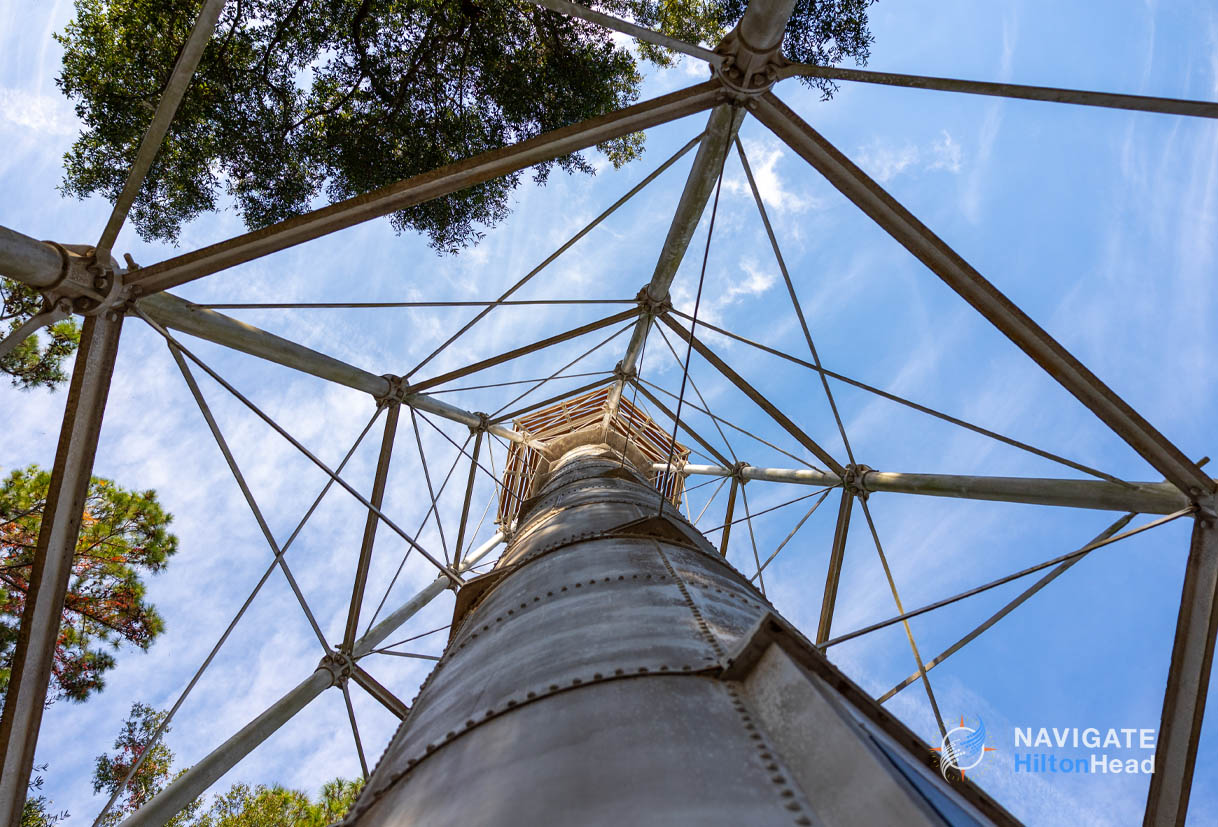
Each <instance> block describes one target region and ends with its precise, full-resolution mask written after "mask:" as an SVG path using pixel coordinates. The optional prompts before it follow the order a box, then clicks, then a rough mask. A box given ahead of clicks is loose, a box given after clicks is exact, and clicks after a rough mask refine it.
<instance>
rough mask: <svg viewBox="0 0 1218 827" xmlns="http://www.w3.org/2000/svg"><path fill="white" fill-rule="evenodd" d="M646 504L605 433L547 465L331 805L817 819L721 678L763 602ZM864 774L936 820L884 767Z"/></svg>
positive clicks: (371, 819) (386, 821)
mask: <svg viewBox="0 0 1218 827" xmlns="http://www.w3.org/2000/svg"><path fill="white" fill-rule="evenodd" d="M660 503H661V498H660V497H659V495H658V494H657V492H656V491H655V490H654V489H652V488H650V486H649V485H648V482H647V480H646V478H645V477H644V476H643V475H642V474H639V473H638V472H636V471H634V470H633V469H632V468H631V467H630V466H629V464H624V463H623V462H622V460H621V459H620V457H615V456H613V453H612V452H611V451H610V449H608V447H607V446H600V447H599V448H598V447H596V446H581V447H579V448H576V449H573V450H572V451H570V452H568V453H567V454H565V455H564V456H563V457H562V458H560V459H559V460H558V461H557V462H555V463H554V468H553V470H552V472H551V473H550V474H549V475H548V476H547V477H546V478H545V479H544V481H543V482H542V483H541V485H540V487H539V493H538V496H536V497H534V498H533V499H531V500H530V501H527V502H526V503H525V505H524V507H523V508H522V510H521V514H520V527H519V529H518V531H517V533H516V535H515V537H514V538H513V541H512V543H511V545H510V546H509V548H508V549H507V550H506V551H505V552H504V554H503V556H502V557H501V558H500V560H499V563H498V564H497V567H496V569H495V570H494V571H493V572H492V573H490V574H488V575H484V576H483V577H482V578H479V579H477V580H474V581H470V582H469V583H468V584H467V585H466V586H465V587H463V591H462V594H461V595H459V597H458V606H457V610H456V614H455V617H454V622H453V632H452V635H451V638H450V641H449V646H448V649H447V650H446V652H445V654H444V657H443V658H442V659H441V660H440V662H439V663H438V664H437V665H436V668H435V671H434V672H432V674H431V675H430V676H429V678H428V679H427V680H426V681H425V682H424V684H423V686H422V688H421V689H420V691H419V694H418V697H417V698H415V700H414V701H413V703H412V704H411V709H410V714H409V715H408V716H407V718H406V720H405V721H404V722H403V725H402V727H401V728H400V729H399V731H398V733H397V734H396V735H395V737H394V739H393V740H392V742H391V743H390V745H389V747H388V748H387V749H386V751H385V754H384V756H383V757H382V758H381V760H380V763H379V765H378V767H377V769H376V770H375V772H374V773H373V775H372V777H371V779H370V781H369V783H368V785H367V787H366V788H365V791H364V793H363V794H362V795H361V797H360V799H359V801H358V802H357V804H356V806H355V808H354V809H353V811H352V814H351V815H350V816H349V818H348V823H350V824H358V825H360V826H361V827H366V826H371V825H405V824H419V823H426V824H429V825H430V824H436V825H448V824H451V825H462V827H467V825H482V824H486V825H491V824H493V825H536V824H606V825H608V824H614V825H618V824H685V823H699V824H722V825H727V824H731V825H739V824H750V825H769V824H775V825H777V824H784V825H786V824H813V823H821V820H820V819H819V811H818V809H817V806H818V803H817V801H816V800H812V799H810V798H809V797H808V796H807V795H806V794H805V791H804V789H803V788H801V787H800V786H799V785H798V784H797V783H796V782H794V781H792V780H790V779H792V778H794V776H793V775H792V773H791V772H790V771H789V768H788V766H787V764H786V759H785V758H783V757H782V756H781V755H780V754H779V750H777V749H776V748H775V747H774V746H773V744H774V736H773V733H771V732H767V731H766V728H765V727H764V726H762V725H761V724H760V722H759V721H758V720H757V719H755V716H754V714H753V712H752V711H751V709H750V702H749V701H748V699H747V698H746V697H745V695H746V694H747V693H745V692H744V689H743V688H742V687H743V685H742V684H741V683H740V682H739V680H738V678H737V679H733V680H724V679H723V678H722V673H723V670H724V668H725V667H726V666H727V665H728V664H729V656H730V653H732V652H736V651H738V650H740V649H741V647H742V646H743V645H744V644H745V643H747V641H748V640H749V639H750V636H751V635H752V634H753V633H754V629H755V628H756V627H757V626H758V624H759V623H760V622H761V620H762V619H763V618H766V617H770V616H773V614H774V610H773V608H772V607H771V606H770V605H769V603H768V602H767V601H766V600H765V598H764V597H763V596H762V595H761V594H760V593H759V592H758V591H757V590H756V589H755V588H754V587H753V586H752V585H751V584H750V583H749V582H748V581H747V579H746V578H745V577H744V576H743V575H741V574H740V573H739V572H737V571H735V570H734V569H733V568H732V567H731V566H730V565H728V564H727V562H726V561H724V560H723V559H722V558H721V557H719V555H718V553H717V551H716V549H715V548H714V547H713V546H712V545H711V544H710V543H709V542H707V541H706V540H705V538H702V537H701V535H699V534H698V533H697V531H696V530H695V529H693V527H692V526H689V524H688V523H687V522H686V521H685V520H684V519H683V518H682V517H681V516H680V514H679V513H678V512H677V511H676V509H674V508H673V507H672V506H671V505H669V504H667V503H664V508H663V511H661V508H660ZM466 590H469V591H468V593H467V592H466ZM807 648H808V650H809V651H810V654H808V655H807V656H808V657H813V658H820V659H821V660H823V657H822V656H821V655H819V653H816V652H814V651H811V647H810V646H808V647H807ZM746 674H747V671H746ZM759 680H760V682H761V683H762V684H765V682H766V679H765V678H764V676H763V677H762V678H760V679H759ZM880 714H883V713H882V710H881V713H880ZM864 749H871V748H870V747H864ZM873 752H874V750H873ZM868 754H869V755H870V754H871V753H868ZM927 754H929V753H927ZM911 760H912V759H911ZM875 780H876V783H880V784H887V785H895V786H896V787H897V788H899V789H898V793H899V794H897V793H894V796H895V798H897V799H900V800H901V801H906V802H910V801H913V802H915V803H914V804H909V806H911V807H915V806H916V807H917V812H918V813H920V814H922V815H923V816H924V823H943V819H942V817H940V816H939V814H938V812H937V811H935V810H934V809H933V808H928V807H926V806H925V805H924V804H923V803H920V802H922V801H923V799H922V798H921V797H920V796H919V795H918V794H917V793H916V792H914V791H913V788H912V787H911V786H910V784H909V782H908V781H904V780H902V778H901V777H899V774H898V773H894V772H892V771H888V770H886V771H885V772H884V774H883V778H876V779H875ZM930 783H933V779H932V781H931V782H930ZM942 786H943V787H944V790H945V793H944V794H945V795H947V796H948V797H952V796H955V798H956V799H959V798H960V797H959V795H958V794H956V793H953V792H951V791H950V790H947V788H946V785H945V784H943V785H942ZM902 796H903V798H902ZM961 800H962V799H961ZM911 812H912V811H911ZM927 813H929V815H927ZM983 821H984V819H971V822H972V823H979V822H983ZM838 823H841V822H838ZM966 823H969V822H966Z"/></svg>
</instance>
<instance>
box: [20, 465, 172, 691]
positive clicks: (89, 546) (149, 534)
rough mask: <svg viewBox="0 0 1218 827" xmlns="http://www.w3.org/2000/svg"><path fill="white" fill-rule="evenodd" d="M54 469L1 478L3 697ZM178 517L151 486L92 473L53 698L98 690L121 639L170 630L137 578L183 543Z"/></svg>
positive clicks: (138, 639)
mask: <svg viewBox="0 0 1218 827" xmlns="http://www.w3.org/2000/svg"><path fill="white" fill-rule="evenodd" d="M50 481H51V475H50V473H48V472H46V471H43V470H42V469H40V468H39V467H38V466H36V465H31V466H29V467H28V468H24V469H18V470H15V471H13V472H12V473H11V474H9V476H8V477H7V478H5V479H3V481H0V699H2V696H3V695H4V694H5V692H6V691H7V689H8V681H9V675H10V671H11V665H12V658H13V651H14V649H15V647H16V643H17V630H18V627H19V625H20V622H21V613H22V611H23V609H24V607H25V598H26V593H27V591H28V590H29V582H30V576H31V573H32V571H33V564H34V554H35V551H36V548H37V544H38V530H39V527H40V526H41V523H42V513H43V509H44V508H45V506H46V497H47V492H48V490H49V488H50ZM172 519H173V517H172V515H170V514H168V513H167V512H165V510H164V509H162V508H161V505H160V503H159V502H157V498H156V492H155V491H127V490H126V489H123V488H121V487H120V486H118V485H115V484H114V483H113V482H112V481H110V480H107V479H102V478H100V477H93V478H92V480H91V481H90V483H89V489H88V495H87V497H86V499H85V509H84V515H83V518H82V520H81V531H80V538H79V540H78V541H77V545H76V555H75V559H74V561H73V564H72V575H71V580H70V581H69V583H68V593H67V598H66V600H65V602H64V610H63V616H62V619H61V625H60V630H59V638H58V640H57V641H56V645H55V659H54V663H53V665H52V673H51V692H50V693H49V694H50V696H51V697H52V698H68V699H70V700H73V701H83V700H85V699H86V698H88V697H89V696H90V695H91V694H92V693H94V692H97V691H99V690H100V689H101V688H102V686H103V685H104V683H105V680H104V675H105V672H106V671H107V670H108V669H110V668H111V667H113V666H114V663H115V660H114V655H113V654H112V650H115V649H117V648H118V647H120V646H121V645H123V644H131V645H134V646H136V647H138V648H140V649H147V648H148V647H149V646H150V645H151V644H152V641H153V640H154V639H155V638H156V637H157V635H159V634H160V633H161V632H162V631H163V630H164V626H165V624H164V621H163V620H162V619H161V616H160V614H159V613H158V612H157V610H156V607H154V606H153V605H151V604H150V603H148V602H147V601H146V600H145V598H144V583H143V581H142V580H141V576H142V575H144V574H155V573H157V572H159V571H161V570H162V569H163V568H164V567H165V565H166V563H167V562H168V560H169V558H170V557H171V556H172V555H173V554H174V553H175V552H176V551H177V548H178V540H177V538H176V537H175V536H174V535H172V534H170V533H169V531H168V530H167V526H168V525H169V523H170V521H171V520H172Z"/></svg>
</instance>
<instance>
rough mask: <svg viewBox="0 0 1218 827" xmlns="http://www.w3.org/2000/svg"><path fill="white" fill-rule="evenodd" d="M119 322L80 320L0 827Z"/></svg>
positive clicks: (23, 778)
mask: <svg viewBox="0 0 1218 827" xmlns="http://www.w3.org/2000/svg"><path fill="white" fill-rule="evenodd" d="M122 326H123V319H122V317H121V316H118V317H116V318H114V319H110V318H103V317H98V316H93V317H90V318H88V319H86V320H85V324H84V328H83V330H82V331H81V336H80V350H78V351H77V354H76V363H75V367H74V368H73V371H72V382H71V385H70V386H69V389H68V399H67V404H66V406H65V408H64V415H63V426H62V428H61V430H60V432H59V445H58V448H57V449H56V452H55V465H54V467H53V468H52V469H51V482H50V488H49V490H48V493H47V499H46V507H45V510H44V512H43V516H42V524H41V527H40V529H39V532H38V548H37V552H36V554H35V557H34V567H33V573H32V575H31V577H30V586H29V592H28V593H27V595H26V602H25V609H24V611H23V612H22V615H21V626H20V628H19V630H18V633H17V645H16V647H15V648H14V651H13V656H12V662H11V666H12V674H11V676H10V679H9V684H8V692H7V694H6V696H5V699H4V715H3V718H0V750H2V753H0V764H2V765H3V770H2V771H0V823H4V824H17V823H19V822H20V820H21V811H22V807H23V806H24V802H25V795H26V782H27V781H28V780H29V777H30V771H31V768H32V767H33V764H34V749H35V746H36V745H37V743H38V730H39V727H40V725H41V723H42V712H43V709H45V707H46V697H47V687H48V685H49V683H50V678H51V667H52V662H53V659H54V656H55V644H56V641H57V639H58V637H59V626H60V617H61V615H62V613H63V605H64V599H65V596H66V594H67V589H68V582H69V580H70V579H71V576H72V561H73V559H74V555H75V553H76V540H77V537H78V536H79V534H80V523H81V519H82V515H83V513H84V509H85V497H86V494H87V493H88V488H89V479H90V475H91V474H92V473H93V458H94V456H95V455H96V453H97V440H98V436H99V435H100V433H101V424H102V414H103V413H104V412H105V408H106V397H107V395H108V394H109V392H110V378H111V376H112V375H113V372H114V360H115V357H116V356H117V354H118V340H119V333H120V331H121V330H122Z"/></svg>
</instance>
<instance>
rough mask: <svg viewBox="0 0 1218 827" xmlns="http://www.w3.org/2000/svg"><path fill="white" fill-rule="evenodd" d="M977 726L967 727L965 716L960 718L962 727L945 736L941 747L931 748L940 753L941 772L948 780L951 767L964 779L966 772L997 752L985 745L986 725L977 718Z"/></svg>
mask: <svg viewBox="0 0 1218 827" xmlns="http://www.w3.org/2000/svg"><path fill="white" fill-rule="evenodd" d="M976 721H977V725H976V726H966V725H965V723H964V716H963V715H961V716H960V726H957V727H953V728H952V729H949V730H948V731H947V734H946V735H944V736H943V741H942V742H941V744H940V746H937V747H931V749H933V750H934V751H935V752H937V753H939V771H940V772H942V773H943V778H944V779H945V780H946V779H947V770H948V768H949V767H951V768H953V769H956V770H959V771H960V777H961V778H963V777H964V773H965V770H971V769H973V768H974V767H976V766H977V765H978V764H980V763H981V759H983V758H985V754H986V753H987V752H996V751H997V748H996V747H987V746H986V745H985V723H984V722H983V721H982V720H981V719H980V718H977V719H976Z"/></svg>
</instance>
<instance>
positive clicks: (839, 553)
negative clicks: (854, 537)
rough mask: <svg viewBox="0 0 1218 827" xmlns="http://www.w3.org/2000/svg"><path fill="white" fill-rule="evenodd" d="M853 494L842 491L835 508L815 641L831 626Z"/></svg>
mask: <svg viewBox="0 0 1218 827" xmlns="http://www.w3.org/2000/svg"><path fill="white" fill-rule="evenodd" d="M853 506H854V495H853V494H851V493H850V492H849V491H846V490H843V491H842V504H841V506H840V507H839V508H838V510H837V527H836V528H834V529H833V549H832V550H831V551H830V552H829V572H828V574H826V575H825V599H824V600H823V601H822V602H821V604H820V625H819V626H817V627H816V642H817V643H824V642H825V641H826V640H828V639H829V630H830V628H831V627H832V626H833V608H834V606H835V605H837V584H838V581H839V580H841V577H842V561H843V560H844V559H845V556H846V535H847V532H848V531H849V530H850V511H851V509H852V508H853Z"/></svg>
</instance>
